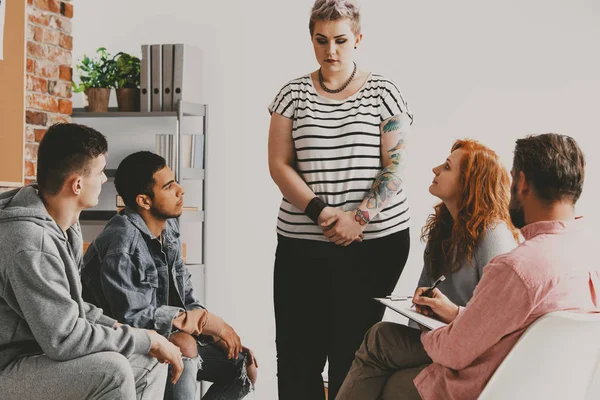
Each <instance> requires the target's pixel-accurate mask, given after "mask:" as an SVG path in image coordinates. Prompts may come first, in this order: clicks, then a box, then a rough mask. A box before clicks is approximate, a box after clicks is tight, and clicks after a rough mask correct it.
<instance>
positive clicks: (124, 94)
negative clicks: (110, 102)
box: [117, 88, 140, 111]
mask: <svg viewBox="0 0 600 400" xmlns="http://www.w3.org/2000/svg"><path fill="white" fill-rule="evenodd" d="M117 105H118V106H119V111H140V89H137V88H123V89H117Z"/></svg>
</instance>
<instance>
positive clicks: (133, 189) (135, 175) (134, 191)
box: [115, 151, 167, 210]
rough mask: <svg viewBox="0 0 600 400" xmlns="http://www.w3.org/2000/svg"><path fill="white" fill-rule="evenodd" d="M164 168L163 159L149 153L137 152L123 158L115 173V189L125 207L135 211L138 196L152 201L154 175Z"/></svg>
mask: <svg viewBox="0 0 600 400" xmlns="http://www.w3.org/2000/svg"><path fill="white" fill-rule="evenodd" d="M166 166H167V162H166V161H165V159H164V158H162V157H161V156H159V155H158V154H154V153H152V152H150V151H138V152H137V153H133V154H130V155H128V156H127V157H125V158H124V159H123V161H121V163H120V164H119V167H118V168H117V172H116V173H115V188H116V189H117V193H118V194H119V196H121V197H122V198H123V202H124V203H125V205H126V206H127V207H129V208H131V209H133V210H137V207H138V205H137V202H136V201H135V199H136V197H137V196H138V195H140V194H145V195H147V196H149V197H150V198H151V199H154V192H153V191H152V187H153V186H154V184H155V181H154V174H155V173H156V172H158V171H160V170H161V169H163V168H164V167H166Z"/></svg>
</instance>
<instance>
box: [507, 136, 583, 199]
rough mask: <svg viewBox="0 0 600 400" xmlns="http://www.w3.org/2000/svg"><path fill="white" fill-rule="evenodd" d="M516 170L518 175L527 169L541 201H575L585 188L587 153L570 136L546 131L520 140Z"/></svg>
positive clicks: (516, 147) (529, 178)
mask: <svg viewBox="0 0 600 400" xmlns="http://www.w3.org/2000/svg"><path fill="white" fill-rule="evenodd" d="M513 169H514V171H515V174H516V175H515V176H516V177H518V174H519V172H521V171H523V173H524V174H525V179H526V180H527V182H528V183H529V184H531V185H532V186H533V189H534V191H535V193H536V194H537V196H538V197H539V198H540V200H542V201H543V202H545V203H548V204H550V203H555V202H562V201H568V202H571V203H572V204H575V203H576V202H577V200H578V199H579V196H581V192H582V191H583V180H584V178H585V156H584V154H583V151H581V148H580V147H579V145H578V144H577V142H576V141H575V139H573V138H572V137H570V136H567V135H559V134H557V133H545V134H542V135H531V136H527V137H526V138H524V139H519V140H517V145H516V146H515V152H514V160H513Z"/></svg>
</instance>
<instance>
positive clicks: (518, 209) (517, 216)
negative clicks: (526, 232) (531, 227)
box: [508, 182, 525, 229]
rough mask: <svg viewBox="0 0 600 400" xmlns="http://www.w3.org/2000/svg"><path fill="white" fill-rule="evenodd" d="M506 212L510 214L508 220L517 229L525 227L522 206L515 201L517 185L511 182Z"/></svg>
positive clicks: (517, 200)
mask: <svg viewBox="0 0 600 400" xmlns="http://www.w3.org/2000/svg"><path fill="white" fill-rule="evenodd" d="M508 212H509V214H510V220H511V221H512V223H513V225H514V226H515V228H517V229H521V228H522V227H524V226H525V212H524V211H523V205H522V204H521V202H519V199H517V185H516V182H513V185H512V186H511V188H510V204H509V205H508Z"/></svg>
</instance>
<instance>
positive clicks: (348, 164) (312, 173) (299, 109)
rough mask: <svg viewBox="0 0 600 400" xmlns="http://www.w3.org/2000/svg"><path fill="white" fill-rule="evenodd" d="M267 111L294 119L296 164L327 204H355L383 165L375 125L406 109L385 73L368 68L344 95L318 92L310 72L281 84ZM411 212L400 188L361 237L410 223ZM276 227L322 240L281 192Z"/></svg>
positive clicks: (389, 231) (346, 207) (379, 234)
mask: <svg viewBox="0 0 600 400" xmlns="http://www.w3.org/2000/svg"><path fill="white" fill-rule="evenodd" d="M269 112H271V113H273V112H275V113H278V114H281V115H283V116H284V117H287V118H290V119H292V120H293V129H292V137H293V140H294V147H295V149H296V170H297V171H298V173H299V174H300V176H301V177H302V179H304V181H305V182H306V183H307V184H308V186H309V187H310V188H311V189H312V191H313V192H314V193H315V195H316V196H319V197H320V198H321V199H323V200H324V201H325V202H326V203H327V204H329V205H330V206H332V207H339V208H342V209H343V210H345V211H347V210H352V209H355V208H356V207H358V205H359V204H360V203H361V202H362V201H363V199H364V198H365V196H366V195H367V194H368V193H369V190H370V189H371V186H372V184H373V182H374V180H375V178H376V177H377V175H378V174H379V173H380V172H381V170H382V163H381V140H380V130H379V126H380V124H381V122H382V121H385V120H387V119H388V118H391V117H393V116H395V115H398V114H402V113H406V114H408V116H409V117H410V118H411V121H412V115H411V114H410V112H409V111H408V107H407V105H406V102H405V101H404V98H403V97H402V95H401V94H400V91H399V90H398V88H397V87H396V85H395V84H394V83H393V82H392V81H391V80H389V79H387V78H385V77H383V76H381V75H376V74H371V75H370V76H369V77H368V78H367V80H366V82H365V83H364V85H363V87H362V88H361V89H360V90H359V91H358V92H356V93H355V94H353V95H352V96H350V97H348V98H346V99H345V100H331V99H328V98H326V97H323V96H321V95H319V94H318V93H317V91H316V89H315V87H314V86H313V82H312V79H311V77H310V75H305V76H303V77H301V78H299V79H295V80H293V81H291V82H289V83H288V84H287V85H285V86H284V87H283V88H282V89H281V91H280V92H279V94H278V95H277V96H276V97H275V100H273V102H272V103H271V105H270V106H269ZM409 220H410V212H409V208H408V204H407V201H406V195H405V194H404V192H403V190H402V188H400V190H399V191H398V195H397V196H396V197H395V198H394V199H393V200H392V201H391V202H390V203H389V204H388V205H387V206H386V207H385V208H384V209H383V210H382V211H381V212H380V213H379V214H377V215H376V216H375V218H373V219H372V221H371V222H370V223H369V224H368V225H367V227H366V229H365V230H364V232H363V233H364V238H365V240H368V239H375V238H378V237H383V236H386V235H389V234H392V233H395V232H398V231H401V230H403V229H406V228H407V227H408V226H409ZM277 232H278V233H280V234H281V235H284V236H288V237H293V238H300V239H311V240H320V241H327V238H326V237H325V236H324V235H323V231H322V230H321V228H319V227H318V226H317V225H316V224H315V223H314V222H313V221H312V220H311V219H310V218H308V217H307V216H306V215H305V214H304V213H303V212H302V210H299V209H297V208H296V207H294V206H293V205H292V204H291V203H289V202H288V201H287V200H286V199H285V198H284V199H283V200H282V202H281V207H280V208H279V217H278V221H277Z"/></svg>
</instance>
